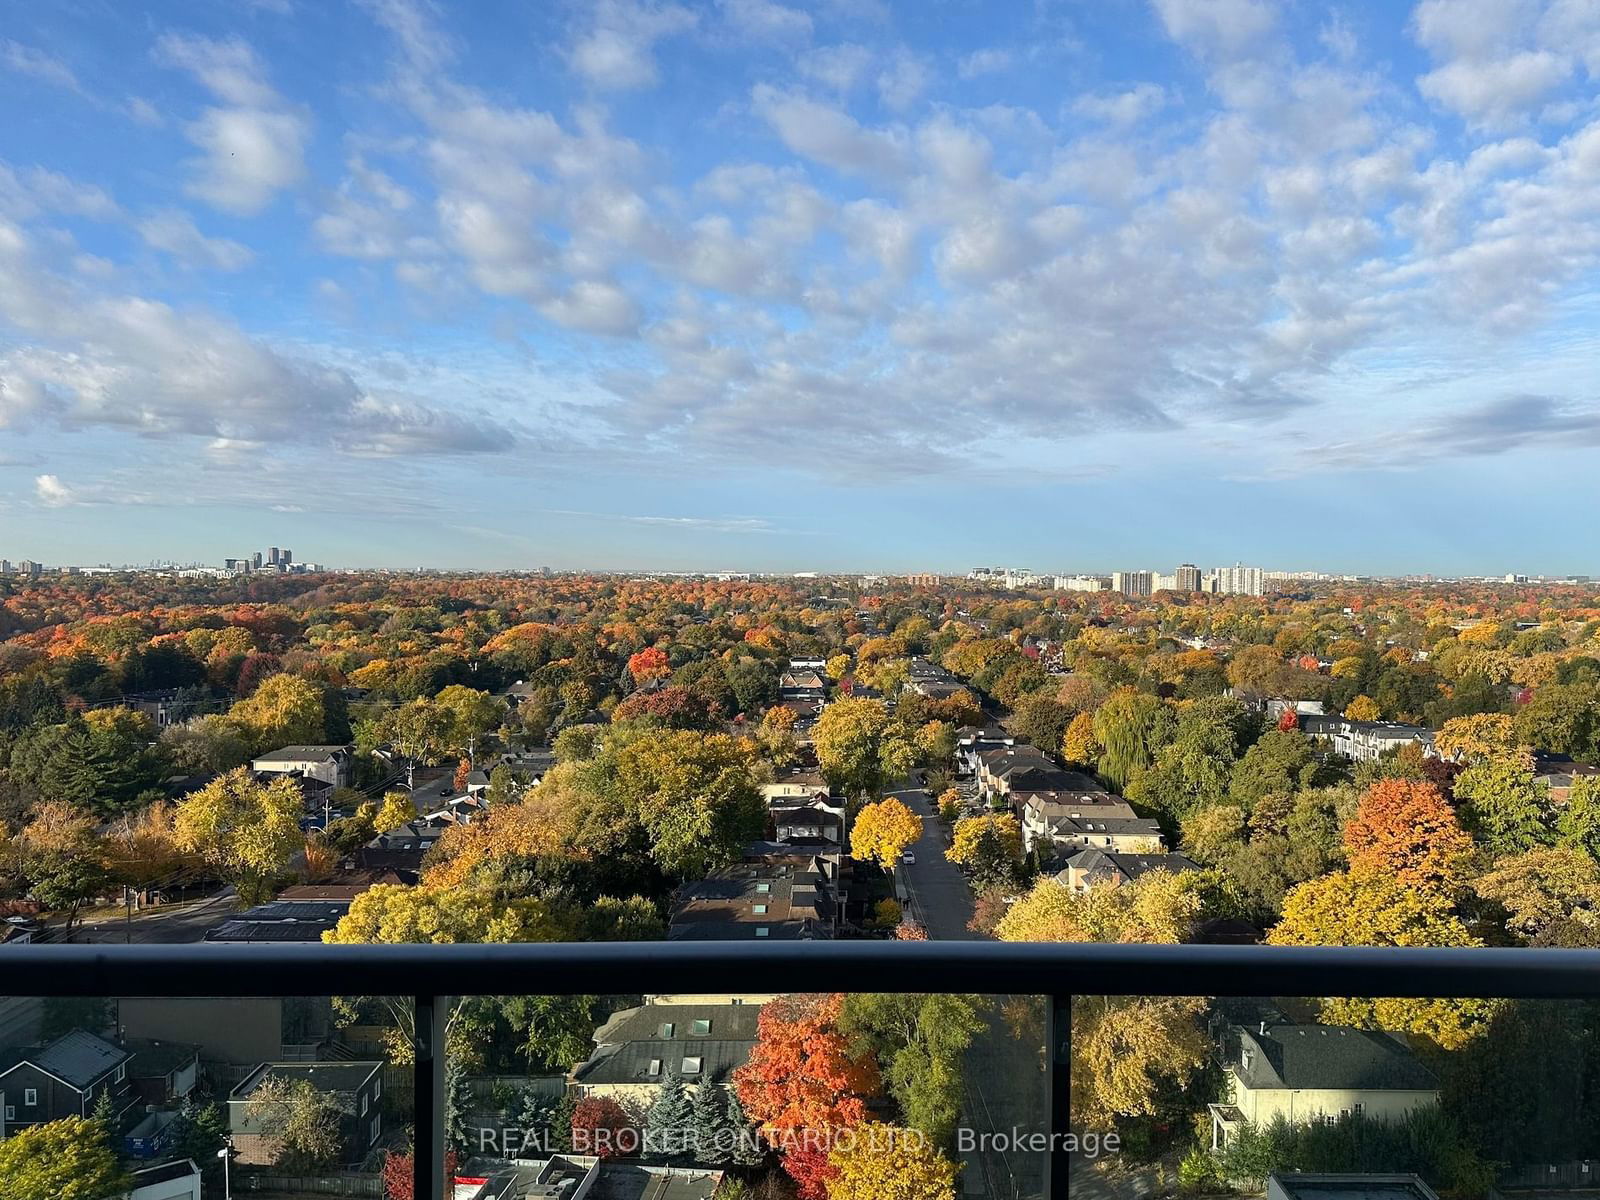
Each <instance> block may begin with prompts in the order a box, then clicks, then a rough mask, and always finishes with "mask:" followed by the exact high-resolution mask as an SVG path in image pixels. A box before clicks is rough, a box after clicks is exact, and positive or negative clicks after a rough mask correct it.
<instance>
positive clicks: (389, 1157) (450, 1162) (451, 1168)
mask: <svg viewBox="0 0 1600 1200" xmlns="http://www.w3.org/2000/svg"><path fill="white" fill-rule="evenodd" d="M414 1164H415V1158H414V1157H413V1156H412V1155H411V1154H410V1153H406V1154H396V1153H395V1152H394V1151H393V1150H391V1151H389V1153H388V1154H386V1155H384V1158H383V1194H384V1196H386V1197H387V1198H388V1200H412V1197H414V1196H415V1195H416V1190H415V1189H416V1179H415V1178H414V1173H415V1171H416V1166H415V1165H414ZM455 1173H456V1152H455V1151H454V1150H446V1151H445V1155H444V1174H445V1178H446V1179H450V1178H453V1177H454V1176H455Z"/></svg>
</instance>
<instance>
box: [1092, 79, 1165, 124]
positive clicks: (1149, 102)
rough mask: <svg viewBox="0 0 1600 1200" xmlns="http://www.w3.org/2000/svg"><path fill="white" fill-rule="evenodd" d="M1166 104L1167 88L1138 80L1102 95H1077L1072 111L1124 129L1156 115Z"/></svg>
mask: <svg viewBox="0 0 1600 1200" xmlns="http://www.w3.org/2000/svg"><path fill="white" fill-rule="evenodd" d="M1166 106H1167V93H1166V89H1165V88H1163V87H1162V86H1161V85H1160V84H1157V83H1140V84H1135V85H1134V86H1133V87H1131V88H1128V89H1127V90H1126V91H1121V92H1115V93H1113V94H1111V95H1105V96H1079V97H1078V98H1077V99H1076V100H1074V101H1073V103H1072V111H1073V112H1075V113H1077V114H1078V115H1079V116H1084V117H1088V118H1089V119H1090V120H1092V121H1103V122H1104V123H1105V124H1107V125H1110V126H1112V127H1113V128H1115V129H1127V128H1128V127H1130V126H1133V125H1138V124H1139V123H1140V122H1142V121H1145V120H1148V119H1149V118H1150V117H1153V116H1155V115H1156V114H1157V113H1158V112H1160V111H1161V110H1162V109H1163V108H1165V107H1166Z"/></svg>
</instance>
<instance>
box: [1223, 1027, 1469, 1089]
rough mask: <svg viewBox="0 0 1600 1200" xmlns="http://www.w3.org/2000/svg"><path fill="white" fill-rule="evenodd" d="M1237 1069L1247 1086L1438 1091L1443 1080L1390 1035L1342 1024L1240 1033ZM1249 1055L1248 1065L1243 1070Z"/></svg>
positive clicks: (1254, 1030) (1236, 1061)
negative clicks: (1246, 1056) (1246, 1053)
mask: <svg viewBox="0 0 1600 1200" xmlns="http://www.w3.org/2000/svg"><path fill="white" fill-rule="evenodd" d="M1238 1039H1239V1051H1240V1053H1239V1055H1236V1056H1235V1057H1234V1060H1233V1062H1234V1070H1235V1071H1236V1072H1237V1073H1238V1075H1239V1078H1240V1079H1241V1080H1242V1081H1243V1083H1244V1084H1245V1086H1246V1087H1249V1088H1252V1089H1255V1088H1267V1089H1283V1088H1289V1089H1297V1088H1298V1089H1309V1088H1315V1089H1324V1090H1328V1089H1332V1090H1340V1091H1405V1092H1429V1091H1437V1090H1438V1087H1439V1080H1438V1079H1437V1078H1435V1076H1434V1074H1433V1073H1432V1072H1431V1071H1429V1070H1428V1069H1427V1068H1426V1067H1424V1066H1423V1065H1422V1064H1421V1063H1420V1062H1418V1061H1417V1059H1416V1056H1415V1055H1413V1054H1412V1053H1411V1051H1410V1050H1409V1049H1408V1048H1407V1047H1405V1046H1403V1045H1401V1043H1400V1042H1398V1041H1396V1040H1395V1039H1394V1038H1392V1037H1390V1036H1389V1035H1388V1034H1386V1033H1380V1032H1377V1031H1375V1030H1370V1029H1349V1028H1346V1027H1345V1026H1342V1025H1288V1024H1284V1025H1268V1026H1267V1027H1266V1032H1265V1033H1262V1032H1261V1030H1260V1029H1259V1028H1257V1029H1240V1030H1239V1031H1238ZM1246 1050H1249V1051H1250V1052H1251V1053H1250V1065H1249V1066H1248V1067H1245V1066H1243V1065H1242V1055H1243V1052H1244V1051H1246Z"/></svg>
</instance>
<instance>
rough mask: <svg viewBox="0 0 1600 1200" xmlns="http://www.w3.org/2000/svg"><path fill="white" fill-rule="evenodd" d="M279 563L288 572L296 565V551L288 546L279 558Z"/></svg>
mask: <svg viewBox="0 0 1600 1200" xmlns="http://www.w3.org/2000/svg"><path fill="white" fill-rule="evenodd" d="M278 562H279V563H280V564H282V566H283V569H284V570H285V571H287V570H288V569H289V567H290V566H291V565H292V564H293V563H294V551H293V550H290V549H289V548H288V547H287V546H286V547H284V549H283V553H282V554H281V555H279V557H278Z"/></svg>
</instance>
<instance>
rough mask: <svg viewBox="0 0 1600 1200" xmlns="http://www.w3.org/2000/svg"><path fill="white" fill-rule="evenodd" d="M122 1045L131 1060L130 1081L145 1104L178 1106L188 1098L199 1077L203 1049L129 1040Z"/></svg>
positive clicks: (185, 1044)
mask: <svg viewBox="0 0 1600 1200" xmlns="http://www.w3.org/2000/svg"><path fill="white" fill-rule="evenodd" d="M123 1046H124V1047H125V1048H126V1049H127V1050H128V1052H129V1053H130V1054H132V1055H133V1057H132V1058H130V1059H129V1060H128V1064H127V1066H128V1082H129V1083H130V1084H131V1085H132V1086H133V1090H134V1092H135V1094H136V1095H137V1096H138V1098H139V1100H140V1102H141V1103H143V1104H156V1105H161V1104H179V1103H181V1102H182V1101H184V1100H187V1099H188V1098H189V1095H190V1093H192V1092H193V1091H194V1088H195V1084H196V1082H198V1080H199V1076H200V1048H199V1047H198V1046H195V1045H191V1044H190V1043H188V1042H157V1041H146V1040H144V1039H142V1038H129V1039H125V1040H124V1041H123Z"/></svg>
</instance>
